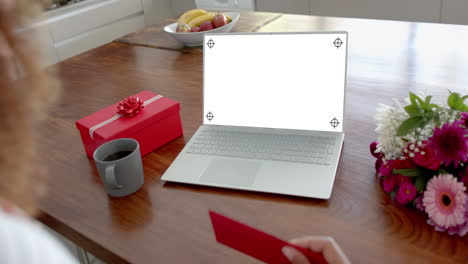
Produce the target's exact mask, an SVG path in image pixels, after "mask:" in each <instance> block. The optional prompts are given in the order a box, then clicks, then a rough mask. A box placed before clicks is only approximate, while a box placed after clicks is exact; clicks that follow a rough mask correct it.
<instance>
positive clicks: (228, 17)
mask: <svg viewBox="0 0 468 264" xmlns="http://www.w3.org/2000/svg"><path fill="white" fill-rule="evenodd" d="M224 15H225V16H226V18H227V24H229V23H231V21H232V18H231V17H230V16H228V15H226V14H224Z"/></svg>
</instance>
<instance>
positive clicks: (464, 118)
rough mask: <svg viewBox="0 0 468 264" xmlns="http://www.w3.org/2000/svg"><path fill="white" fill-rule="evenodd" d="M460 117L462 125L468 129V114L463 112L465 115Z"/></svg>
mask: <svg viewBox="0 0 468 264" xmlns="http://www.w3.org/2000/svg"><path fill="white" fill-rule="evenodd" d="M460 115H461V118H460V121H461V123H462V124H463V125H464V126H465V127H466V128H468V113H467V112H463V113H461V114H460Z"/></svg>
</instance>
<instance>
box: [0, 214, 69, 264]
mask: <svg viewBox="0 0 468 264" xmlns="http://www.w3.org/2000/svg"><path fill="white" fill-rule="evenodd" d="M0 263H5V264H9V263H12V264H23V263H24V264H42V263H48V264H78V261H77V260H76V259H75V258H74V257H73V256H72V255H71V254H70V253H69V252H68V251H67V250H66V249H65V247H64V246H62V245H61V244H60V243H59V242H58V241H57V240H55V238H53V237H52V236H51V235H50V234H48V233H47V232H46V231H45V230H44V229H43V228H42V227H41V226H40V225H39V224H37V223H35V222H33V221H32V220H30V219H26V218H24V217H18V216H13V215H7V214H5V213H3V212H0Z"/></svg>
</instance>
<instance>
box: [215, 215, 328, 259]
mask: <svg viewBox="0 0 468 264" xmlns="http://www.w3.org/2000/svg"><path fill="white" fill-rule="evenodd" d="M210 218H211V223H212V225H213V229H214V232H215V235H216V240H217V241H218V242H219V243H221V244H224V245H226V246H228V247H231V248H233V249H236V250H238V251H240V252H242V253H244V254H247V255H249V256H251V257H254V258H256V259H258V260H261V261H263V262H266V263H269V264H291V262H290V261H289V260H288V259H287V258H286V257H285V256H284V255H283V253H282V251H281V249H282V248H283V247H284V246H291V247H294V248H296V249H297V250H299V251H300V252H302V254H304V256H306V257H307V259H308V260H309V262H310V263H311V264H316V263H317V264H327V262H326V261H325V259H324V257H323V256H322V254H321V253H316V252H313V251H311V250H308V249H305V248H302V247H298V246H295V245H292V244H290V243H288V242H286V241H283V240H281V239H278V238H276V237H274V236H272V235H269V234H267V233H264V232H262V231H260V230H257V229H254V228H252V227H250V226H247V225H245V224H242V223H239V222H237V221H235V220H232V219H230V218H228V217H225V216H223V215H220V214H218V213H216V212H213V211H210Z"/></svg>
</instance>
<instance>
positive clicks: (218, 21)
mask: <svg viewBox="0 0 468 264" xmlns="http://www.w3.org/2000/svg"><path fill="white" fill-rule="evenodd" d="M211 22H213V26H214V27H215V28H219V27H222V26H224V25H226V24H227V17H226V16H225V15H224V14H217V15H216V16H214V17H213V19H212V20H211Z"/></svg>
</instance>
